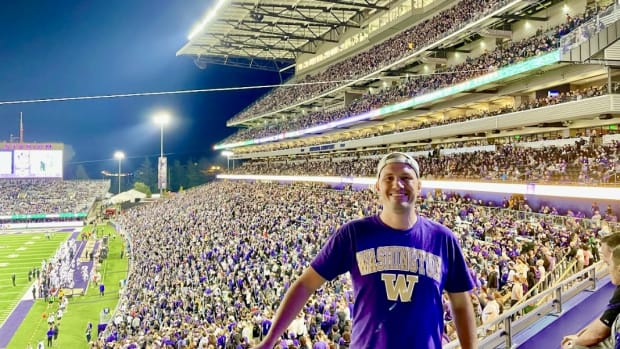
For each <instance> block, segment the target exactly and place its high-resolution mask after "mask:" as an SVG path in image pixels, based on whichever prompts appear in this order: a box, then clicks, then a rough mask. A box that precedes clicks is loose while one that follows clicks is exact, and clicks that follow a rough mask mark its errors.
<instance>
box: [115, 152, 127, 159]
mask: <svg viewBox="0 0 620 349" xmlns="http://www.w3.org/2000/svg"><path fill="white" fill-rule="evenodd" d="M114 158H115V159H118V160H122V159H124V158H125V153H123V152H122V151H117V152H115V153H114Z"/></svg>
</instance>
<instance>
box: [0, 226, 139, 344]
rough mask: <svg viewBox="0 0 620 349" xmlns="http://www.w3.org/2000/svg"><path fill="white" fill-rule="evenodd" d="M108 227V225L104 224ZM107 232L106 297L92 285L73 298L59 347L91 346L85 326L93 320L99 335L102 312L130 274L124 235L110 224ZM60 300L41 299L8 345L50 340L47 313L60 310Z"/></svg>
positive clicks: (111, 304) (112, 303)
mask: <svg viewBox="0 0 620 349" xmlns="http://www.w3.org/2000/svg"><path fill="white" fill-rule="evenodd" d="M101 227H104V226H101ZM104 234H105V235H109V236H110V238H109V244H108V246H109V248H110V250H109V254H108V258H107V259H105V260H104V261H103V263H102V265H101V275H102V278H103V283H104V285H105V288H106V293H105V296H104V297H101V296H99V290H98V288H96V287H95V286H93V285H91V286H90V287H89V288H88V290H87V292H86V295H85V296H76V297H73V298H71V299H70V300H69V306H68V308H67V311H66V312H65V314H64V316H63V318H62V320H60V324H59V326H58V327H59V331H58V332H59V335H58V341H57V342H55V343H54V347H55V348H88V347H89V346H88V345H87V343H86V337H85V329H86V325H87V324H88V322H89V321H90V322H92V323H93V327H94V328H93V332H92V335H93V339H94V338H95V336H96V334H97V333H96V327H97V323H98V322H99V313H100V312H101V310H102V309H103V308H105V307H109V308H110V309H111V310H114V309H115V308H116V305H117V303H118V290H119V282H120V280H122V279H124V278H125V277H126V276H127V259H120V251H121V248H122V239H121V237H120V236H118V235H117V234H116V232H115V231H114V230H113V229H112V228H111V227H109V226H105V232H104ZM57 309H58V304H57V303H54V304H53V305H51V306H50V305H48V304H46V303H45V302H44V301H43V300H37V302H36V303H35V305H34V306H33V307H32V309H31V310H30V312H29V313H28V315H27V316H26V318H25V319H24V321H23V323H22V325H21V326H20V327H19V329H18V330H17V332H16V333H15V335H14V336H13V338H12V339H11V342H10V343H9V345H8V347H7V349H23V348H26V347H27V345H28V343H31V344H32V346H33V347H35V346H36V343H37V342H38V341H39V340H44V343H47V340H46V338H47V337H46V335H45V333H46V332H47V329H48V327H47V321H46V320H47V319H46V318H44V317H43V314H44V313H48V312H49V311H56V310H57Z"/></svg>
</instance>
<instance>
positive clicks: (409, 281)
mask: <svg viewBox="0 0 620 349" xmlns="http://www.w3.org/2000/svg"><path fill="white" fill-rule="evenodd" d="M381 280H383V283H384V284H385V293H386V294H387V298H388V300H391V301H397V300H398V298H400V300H401V302H411V295H412V294H413V288H414V287H415V284H416V283H417V282H418V277H417V276H416V275H406V276H405V275H403V274H398V275H396V274H387V273H383V274H381Z"/></svg>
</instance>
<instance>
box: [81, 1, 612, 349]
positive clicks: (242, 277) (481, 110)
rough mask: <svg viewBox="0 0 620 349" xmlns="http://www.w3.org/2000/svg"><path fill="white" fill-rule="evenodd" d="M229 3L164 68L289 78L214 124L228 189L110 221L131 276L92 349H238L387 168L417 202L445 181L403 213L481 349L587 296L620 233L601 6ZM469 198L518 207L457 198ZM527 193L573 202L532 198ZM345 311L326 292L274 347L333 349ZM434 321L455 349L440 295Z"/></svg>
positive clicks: (360, 212) (345, 297)
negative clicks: (427, 238)
mask: <svg viewBox="0 0 620 349" xmlns="http://www.w3.org/2000/svg"><path fill="white" fill-rule="evenodd" d="M246 5H247V4H239V3H235V2H231V3H226V2H218V6H216V10H214V11H215V12H213V13H209V14H208V15H206V16H205V20H204V21H203V22H202V26H201V27H199V28H198V29H196V30H195V31H193V32H192V34H191V35H190V39H189V41H188V43H187V44H186V45H185V46H184V47H183V48H181V49H180V50H179V52H178V53H177V54H180V55H190V56H193V57H194V58H195V62H196V64H197V65H198V66H204V65H205V64H230V65H236V66H246V67H250V68H252V67H257V66H258V64H263V65H262V66H261V68H262V69H266V68H267V67H268V65H269V64H272V65H273V66H275V67H276V70H280V69H291V68H292V67H293V66H294V67H295V69H296V72H295V77H293V78H292V79H291V80H289V81H287V82H286V83H283V84H282V86H280V87H278V88H276V89H274V90H273V91H272V92H271V93H268V94H266V95H265V96H264V97H262V98H261V99H259V100H258V101H256V102H254V103H253V104H251V105H250V106H249V107H248V108H246V109H245V110H244V111H242V112H240V113H239V114H238V115H235V116H234V117H233V118H231V119H230V120H229V121H228V125H229V126H238V127H240V130H239V131H238V132H237V133H236V134H234V135H233V136H231V137H230V138H227V139H224V140H223V141H222V142H221V143H219V144H217V145H216V146H215V149H216V150H226V151H228V152H229V153H227V154H228V155H226V156H228V157H229V158H230V159H231V160H233V170H232V171H229V172H230V173H227V174H225V175H222V176H220V180H218V181H215V182H213V183H210V184H207V185H204V186H201V187H198V188H194V189H191V190H187V191H185V192H183V193H179V194H177V195H175V196H173V197H170V198H168V199H166V200H164V201H163V202H157V203H154V204H152V205H148V206H142V207H135V208H132V209H130V210H128V211H127V212H124V214H123V215H121V216H120V217H118V219H117V220H116V222H115V223H116V224H117V227H118V229H119V230H120V231H121V232H122V233H123V234H124V236H125V238H126V239H127V246H129V250H130V255H131V269H130V273H129V275H128V278H127V284H126V286H125V287H124V288H123V290H122V295H121V299H120V302H119V305H118V308H117V309H116V311H115V313H114V316H113V320H112V321H111V322H110V323H108V324H107V328H106V329H105V331H104V332H102V333H101V335H100V336H99V337H98V338H97V339H96V340H95V341H94V342H93V344H92V347H96V348H105V347H113V348H132V347H134V348H135V347H164V348H168V347H170V348H178V347H181V348H185V347H188V348H194V347H197V348H247V347H251V346H252V345H253V344H255V343H256V342H257V341H259V340H260V338H261V337H263V336H264V335H265V334H266V333H267V331H268V330H269V328H270V326H271V319H272V316H273V314H274V310H275V309H276V307H277V306H278V304H279V303H280V301H281V299H282V297H283V295H284V293H285V292H286V290H287V289H288V288H289V287H290V285H291V283H292V282H293V281H294V280H296V279H297V277H298V276H299V275H300V273H301V272H302V271H303V270H304V268H305V267H307V266H308V265H309V263H310V261H311V259H312V258H313V256H315V255H316V253H317V251H318V250H319V249H320V248H321V246H322V243H324V242H325V241H326V239H327V237H328V236H329V235H330V234H332V233H333V232H334V230H335V229H336V228H338V227H339V226H340V225H342V224H343V223H344V222H347V221H349V220H351V219H355V218H358V217H360V216H365V215H373V214H376V213H377V211H378V209H379V207H378V203H377V199H376V193H375V192H374V191H372V190H369V189H368V187H367V186H366V187H365V186H362V185H349V184H347V183H355V180H356V179H360V178H363V177H371V179H370V180H369V181H367V182H364V183H371V182H372V180H373V179H372V177H374V176H375V172H374V168H375V166H376V164H377V161H378V158H379V157H380V156H381V155H382V154H385V153H387V152H388V151H394V150H397V151H404V152H407V153H409V154H411V155H413V156H415V157H416V158H418V159H419V162H420V167H421V174H422V183H423V185H424V183H425V181H427V182H431V180H432V181H434V183H439V184H441V183H442V180H443V182H446V181H447V180H448V179H449V180H454V179H459V180H461V182H459V183H461V184H460V188H459V189H458V190H454V189H453V190H443V191H442V190H440V189H439V187H437V186H435V187H428V188H426V189H425V190H424V192H423V193H424V196H423V198H420V202H419V213H420V214H421V215H424V216H426V217H429V218H431V219H433V220H436V221H438V222H440V223H442V224H444V225H446V226H447V227H449V228H451V229H452V230H453V232H454V234H456V236H457V237H458V239H459V241H460V243H461V245H462V246H463V249H464V254H465V257H466V260H467V264H468V268H469V270H470V274H471V275H472V278H473V279H474V280H475V281H476V287H475V289H474V291H473V292H471V299H472V301H473V303H474V305H475V311H476V321H477V324H478V325H480V326H481V327H480V328H479V331H478V335H479V336H480V338H481V341H482V342H484V343H490V342H485V341H490V340H491V339H492V336H493V335H494V334H496V333H500V334H501V335H502V336H504V337H505V338H506V340H512V339H513V338H512V337H511V333H512V331H511V329H512V321H517V322H518V321H519V320H523V321H529V320H528V319H531V318H532V317H531V314H530V315H528V314H525V312H526V311H521V310H520V309H524V308H523V307H524V306H525V304H527V305H528V306H529V305H530V304H529V303H528V302H529V301H530V300H536V301H538V300H537V298H536V297H537V295H546V294H547V293H546V292H555V291H556V290H559V291H562V290H564V289H565V287H566V288H570V287H572V286H575V287H579V285H583V284H584V283H585V282H588V280H589V279H590V278H589V277H584V276H587V275H584V274H580V273H586V272H587V273H590V271H591V270H594V269H593V265H595V263H596V262H598V261H599V259H600V256H599V249H600V244H599V239H600V237H601V236H604V235H606V234H610V233H612V232H617V231H619V226H618V222H617V215H618V213H619V210H620V207H619V206H618V197H619V196H620V195H618V192H619V190H620V185H619V184H620V181H619V178H618V172H619V170H620V166H619V162H618V156H619V154H618V153H619V150H620V143H619V142H620V136H619V135H618V124H619V122H618V121H619V119H618V117H617V115H618V114H620V110H618V108H619V107H618V106H619V105H620V103H618V102H617V101H618V98H619V96H618V94H617V91H618V86H619V85H618V76H620V74H618V73H619V71H618V69H617V68H616V67H615V66H614V65H613V62H614V61H617V60H620V57H616V56H617V55H618V53H617V52H618V51H617V50H616V49H614V48H615V46H614V45H616V36H613V35H611V33H616V32H617V28H618V26H619V25H620V24H619V23H618V18H619V17H620V16H619V14H620V8H619V7H618V5H616V4H614V2H613V1H586V0H569V1H554V0H544V1H516V0H515V1H510V0H463V1H459V2H456V1H449V0H443V1H442V0H435V1H390V0H380V1H376V2H374V3H371V2H367V1H362V0H359V1H358V0H350V1H338V2H318V1H311V0H302V1H298V2H296V5H295V6H290V4H288V3H287V2H278V1H263V0H260V1H256V2H255V3H253V4H252V6H246ZM248 31H251V32H252V34H251V35H249V34H248ZM614 35H615V34H614ZM260 62H262V63H260ZM282 64H284V68H282ZM239 163H241V165H240V166H239ZM235 164H237V166H235ZM241 175H243V177H241ZM259 175H267V176H275V175H289V176H292V179H293V180H291V177H289V178H288V182H286V183H284V182H279V181H278V178H276V177H273V178H270V180H269V181H263V180H262V179H265V178H266V177H260V178H261V179H260V180H259V177H258V176H259ZM306 176H316V177H326V176H334V177H335V178H337V179H339V180H340V182H339V183H335V184H334V183H332V184H320V183H318V181H320V178H318V179H317V178H316V177H315V178H313V179H312V178H311V179H310V180H309V181H307V182H302V178H306ZM224 178H227V179H224ZM238 178H245V179H249V180H247V181H241V180H234V179H238ZM366 179H367V180H368V178H366ZM291 182H292V183H291ZM480 182H482V183H485V184H486V185H487V186H488V187H491V186H492V185H495V184H498V183H499V184H502V183H508V182H510V183H516V184H518V185H515V186H512V187H509V186H504V187H503V188H526V190H523V191H522V192H521V191H520V192H513V191H510V190H507V191H501V192H493V193H489V192H488V190H487V191H483V190H479V191H475V190H471V188H473V187H474V186H476V184H480ZM543 184H544V185H549V186H550V187H552V188H553V186H557V188H559V186H558V185H560V184H561V185H572V187H570V188H574V191H575V192H577V191H579V193H580V194H582V196H581V197H578V198H574V197H570V195H571V194H572V193H570V192H568V191H570V190H567V189H564V190H565V192H563V193H560V194H557V191H556V196H553V197H549V196H541V195H537V190H538V189H539V188H540V187H541V186H542V185H543ZM478 187H480V186H479V185H478ZM562 188H566V187H562ZM601 188H603V189H601ZM588 190H589V191H588ZM584 193H585V194H584ZM592 193H602V194H600V195H598V194H597V196H594V195H593V194H592ZM599 265H600V263H599V264H597V265H596V266H599ZM588 275H589V274H588ZM572 276H575V278H574V279H571V277H572ZM565 280H568V281H565ZM564 282H570V284H564ZM558 285H560V286H558ZM553 294H555V293H553ZM352 295H353V291H352V287H351V282H350V280H349V279H348V278H347V277H346V276H343V277H340V278H337V279H336V280H334V281H332V282H330V283H328V284H326V285H325V286H324V287H323V288H321V289H320V290H319V291H318V292H316V293H315V294H314V295H312V297H311V300H310V302H308V303H307V304H306V306H305V307H304V309H303V311H302V312H301V313H300V314H299V316H298V317H297V319H296V320H295V321H293V323H292V324H291V326H290V327H289V328H288V330H287V331H286V334H285V335H284V336H283V337H282V339H281V341H280V343H278V344H277V345H276V347H277V348H284V349H286V348H304V349H305V348H327V347H329V348H332V347H333V348H348V346H349V343H350V341H351V338H355V337H354V336H355V335H356V334H355V333H351V328H352V327H351V314H352V309H353V308H354V307H355V304H354V301H353V296H352ZM532 304H536V306H538V304H539V303H532ZM552 304H555V302H554V299H548V300H547V301H546V302H543V303H541V304H540V306H538V308H537V309H539V310H540V311H542V309H544V308H545V307H548V306H551V305H552ZM443 309H444V322H445V334H444V343H445V344H446V346H450V347H451V348H453V347H454V346H455V345H456V344H455V343H452V344H447V343H449V342H451V341H453V340H454V339H455V333H454V324H453V322H452V314H451V308H450V304H449V299H448V298H447V297H444V303H443ZM592 311H594V310H592ZM498 322H501V323H498ZM506 324H508V325H506ZM497 328H501V330H502V331H494V330H495V329H497ZM566 334H568V333H566ZM490 338H491V339H490ZM496 346H497V345H493V346H489V348H491V347H496ZM547 346H548V347H550V348H551V347H554V346H555V347H559V339H558V340H556V341H555V342H554V343H547V344H546V345H545V346H544V347H547ZM506 347H510V345H508V344H507V345H506Z"/></svg>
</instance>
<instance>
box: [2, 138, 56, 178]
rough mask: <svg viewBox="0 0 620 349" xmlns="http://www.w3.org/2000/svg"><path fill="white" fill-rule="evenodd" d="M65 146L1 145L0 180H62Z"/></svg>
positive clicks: (48, 144) (34, 144) (44, 144)
mask: <svg viewBox="0 0 620 349" xmlns="http://www.w3.org/2000/svg"><path fill="white" fill-rule="evenodd" d="M63 148H64V147H63V144H61V143H0V178H62V170H63V161H62V154H63Z"/></svg>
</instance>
